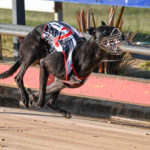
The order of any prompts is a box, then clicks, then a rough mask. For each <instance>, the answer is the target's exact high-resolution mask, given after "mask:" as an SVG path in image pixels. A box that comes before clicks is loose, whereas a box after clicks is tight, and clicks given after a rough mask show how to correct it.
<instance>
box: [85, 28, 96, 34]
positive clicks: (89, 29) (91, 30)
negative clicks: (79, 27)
mask: <svg viewBox="0 0 150 150" xmlns="http://www.w3.org/2000/svg"><path fill="white" fill-rule="evenodd" d="M87 32H88V33H89V34H90V35H95V32H96V28H94V27H88V28H87Z"/></svg>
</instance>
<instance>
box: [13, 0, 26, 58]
mask: <svg viewBox="0 0 150 150" xmlns="http://www.w3.org/2000/svg"><path fill="white" fill-rule="evenodd" d="M12 23H13V24H19V25H25V7H24V0H12ZM13 43H14V59H15V60H16V59H17V58H18V49H19V41H18V37H14V38H13Z"/></svg>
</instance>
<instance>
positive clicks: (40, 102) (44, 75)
mask: <svg viewBox="0 0 150 150" xmlns="http://www.w3.org/2000/svg"><path fill="white" fill-rule="evenodd" d="M48 75H49V73H48V71H47V70H46V68H45V66H44V59H42V60H41V61H40V90H39V99H38V102H37V104H36V105H37V106H38V107H43V106H44V105H45V95H46V84H47V80H48Z"/></svg>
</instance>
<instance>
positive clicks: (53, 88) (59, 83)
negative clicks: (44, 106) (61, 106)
mask: <svg viewBox="0 0 150 150" xmlns="http://www.w3.org/2000/svg"><path fill="white" fill-rule="evenodd" d="M65 87H66V85H65V84H64V83H63V80H60V79H58V78H55V81H54V82H52V83H51V84H50V85H48V86H47V87H46V95H49V94H52V93H54V92H57V91H59V90H61V89H63V88H65ZM27 92H28V95H29V98H30V103H31V105H32V104H34V103H37V101H38V98H39V92H38V91H34V92H33V91H32V90H31V89H30V88H28V89H27Z"/></svg>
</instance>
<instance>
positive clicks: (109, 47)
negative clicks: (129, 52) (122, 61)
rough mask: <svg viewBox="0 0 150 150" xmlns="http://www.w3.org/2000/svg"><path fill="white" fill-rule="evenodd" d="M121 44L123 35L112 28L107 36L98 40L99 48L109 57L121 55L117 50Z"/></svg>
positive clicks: (119, 50)
mask: <svg viewBox="0 0 150 150" xmlns="http://www.w3.org/2000/svg"><path fill="white" fill-rule="evenodd" d="M122 42H123V35H122V33H121V32H120V30H119V29H118V28H114V29H113V31H112V33H111V34H110V35H109V36H105V37H103V38H102V39H101V40H100V43H99V44H100V48H102V49H103V50H104V51H105V52H107V53H109V54H110V55H121V54H122V53H123V52H122V51H121V49H120V48H119V46H120V44H121V43H122Z"/></svg>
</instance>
